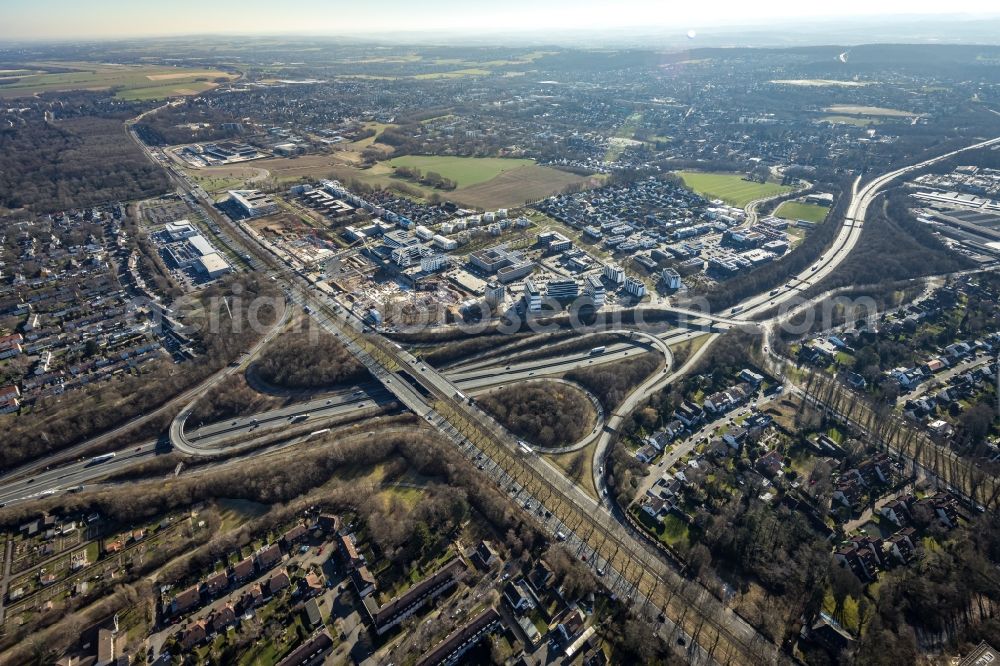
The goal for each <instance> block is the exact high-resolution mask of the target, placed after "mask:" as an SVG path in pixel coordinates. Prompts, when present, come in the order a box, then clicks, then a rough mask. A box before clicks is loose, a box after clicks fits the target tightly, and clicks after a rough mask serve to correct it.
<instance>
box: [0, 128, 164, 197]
mask: <svg viewBox="0 0 1000 666" xmlns="http://www.w3.org/2000/svg"><path fill="white" fill-rule="evenodd" d="M167 186H168V182H167V178H166V176H165V175H164V173H163V170H162V169H161V168H160V167H159V166H157V165H155V164H153V163H152V162H150V161H149V160H148V159H146V156H145V155H144V154H143V152H142V151H141V150H140V149H139V147H138V146H136V145H135V144H134V143H133V142H132V140H131V139H129V137H128V135H127V134H126V133H125V128H124V126H123V124H122V121H121V120H120V119H116V118H100V117H79V118H71V119H68V120H59V121H55V122H47V121H45V120H43V119H42V118H40V117H34V116H29V118H28V119H27V120H26V121H25V122H24V123H23V124H19V125H15V126H14V127H6V128H3V129H0V206H3V207H6V208H11V209H16V208H21V207H26V208H30V209H31V210H33V211H35V212H50V211H58V210H65V209H69V208H82V207H86V206H89V205H93V204H98V203H103V202H107V201H128V200H131V199H141V198H144V197H150V196H154V195H157V194H161V193H162V192H165V191H166V190H167Z"/></svg>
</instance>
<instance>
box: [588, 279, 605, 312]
mask: <svg viewBox="0 0 1000 666" xmlns="http://www.w3.org/2000/svg"><path fill="white" fill-rule="evenodd" d="M583 287H584V291H585V293H586V294H587V296H590V300H592V301H593V302H594V307H596V308H599V307H601V306H603V305H604V298H605V296H606V292H605V290H604V283H603V282H601V278H599V277H598V276H596V275H588V276H587V278H586V279H585V280H584V281H583Z"/></svg>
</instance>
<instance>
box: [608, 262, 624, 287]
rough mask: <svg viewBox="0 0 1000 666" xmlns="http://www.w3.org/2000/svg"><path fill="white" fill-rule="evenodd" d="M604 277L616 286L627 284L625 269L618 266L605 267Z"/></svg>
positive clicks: (609, 265)
mask: <svg viewBox="0 0 1000 666" xmlns="http://www.w3.org/2000/svg"><path fill="white" fill-rule="evenodd" d="M604 277H606V278H607V279H608V280H610V281H611V282H613V283H615V284H622V283H623V282H625V269H624V268H622V267H621V266H618V265H616V264H608V265H606V266H605V267H604Z"/></svg>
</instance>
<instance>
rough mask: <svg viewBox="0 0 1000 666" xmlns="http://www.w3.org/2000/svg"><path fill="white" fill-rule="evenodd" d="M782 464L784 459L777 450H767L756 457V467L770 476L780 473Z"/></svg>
mask: <svg viewBox="0 0 1000 666" xmlns="http://www.w3.org/2000/svg"><path fill="white" fill-rule="evenodd" d="M784 464H785V463H784V459H783V458H782V457H781V454H780V453H779V452H778V451H768V452H767V453H765V454H764V455H762V456H761V457H760V458H758V459H757V469H759V470H760V471H761V472H762V473H764V474H766V475H768V476H770V477H772V478H773V477H775V476H777V475H778V474H780V473H781V468H782V467H784Z"/></svg>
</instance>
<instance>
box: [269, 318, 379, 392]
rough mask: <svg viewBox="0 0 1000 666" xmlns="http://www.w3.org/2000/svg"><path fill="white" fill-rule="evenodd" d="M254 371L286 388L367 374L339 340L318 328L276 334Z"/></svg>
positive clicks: (316, 385)
mask: <svg viewBox="0 0 1000 666" xmlns="http://www.w3.org/2000/svg"><path fill="white" fill-rule="evenodd" d="M253 371H254V372H256V373H257V376H259V377H260V378H261V379H262V380H264V381H265V382H267V383H268V384H271V385H273V386H278V387H281V388H288V389H312V388H322V387H327V386H335V385H337V384H346V383H351V382H359V381H362V380H364V378H365V377H366V376H367V374H368V373H367V371H366V370H365V367H364V366H363V365H362V364H361V362H360V361H358V360H357V359H356V358H354V356H352V355H351V353H350V352H349V351H348V350H347V348H346V347H344V345H342V344H341V343H340V341H339V340H337V339H336V338H334V337H333V336H332V335H330V334H329V333H327V332H326V331H322V330H319V329H318V328H310V329H309V330H304V331H295V332H293V333H287V334H284V335H280V336H278V337H277V338H276V339H275V340H274V341H273V342H272V343H271V346H270V347H269V348H268V349H267V351H266V352H265V353H264V354H263V356H261V358H260V360H259V361H258V362H257V363H256V364H255V365H254V367H253Z"/></svg>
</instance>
